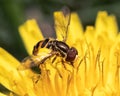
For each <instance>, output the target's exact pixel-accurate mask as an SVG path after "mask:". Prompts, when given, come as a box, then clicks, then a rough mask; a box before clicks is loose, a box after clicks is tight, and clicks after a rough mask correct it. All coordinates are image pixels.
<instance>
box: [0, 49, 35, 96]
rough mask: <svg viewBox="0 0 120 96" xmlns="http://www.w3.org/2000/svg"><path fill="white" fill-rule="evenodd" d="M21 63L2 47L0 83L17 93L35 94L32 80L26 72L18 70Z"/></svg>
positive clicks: (0, 54)
mask: <svg viewBox="0 0 120 96" xmlns="http://www.w3.org/2000/svg"><path fill="white" fill-rule="evenodd" d="M19 65H20V63H19V62H18V61H17V60H16V59H15V58H14V57H12V56H11V55H10V54H9V53H7V52H6V51H5V50H4V49H2V48H0V83H1V84H2V85H3V86H5V87H6V88H7V89H9V90H11V91H13V92H15V93H16V94H21V95H25V94H32V95H33V96H35V95H34V90H33V85H32V80H31V79H30V78H29V77H28V76H27V74H26V72H18V70H17V67H18V66H19Z"/></svg>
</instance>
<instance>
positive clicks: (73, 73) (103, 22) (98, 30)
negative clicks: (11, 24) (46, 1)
mask: <svg viewBox="0 0 120 96" xmlns="http://www.w3.org/2000/svg"><path fill="white" fill-rule="evenodd" d="M54 18H55V25H61V24H62V23H64V25H66V24H68V22H66V18H67V19H69V18H68V17H65V16H64V14H63V13H62V12H55V13H54ZM61 18H63V19H61ZM55 27H56V35H57V40H58V41H59V40H60V41H62V39H63V37H64V36H65V34H64V33H62V30H60V28H62V26H61V27H59V26H55ZM19 31H20V35H21V37H22V39H23V42H24V44H25V47H26V49H27V52H28V53H29V54H30V56H28V57H27V58H25V59H24V60H23V62H22V63H23V65H21V64H20V62H19V61H18V60H16V59H15V58H14V57H13V56H11V55H10V54H9V53H8V52H6V51H5V50H4V49H2V48H0V84H2V85H3V86H5V87H6V88H7V89H9V90H10V93H8V95H9V96H13V95H14V94H16V95H20V96H53V95H54V96H120V91H119V90H120V64H119V63H120V34H119V33H118V27H117V23H116V19H115V16H114V15H108V14H107V12H105V11H103V12H99V13H98V16H97V19H96V23H95V27H94V26H87V28H86V30H85V32H84V31H83V29H82V25H81V23H80V19H79V18H78V15H77V14H76V13H71V20H70V24H69V27H68V30H67V31H68V34H67V40H66V44H67V45H69V47H70V48H71V47H75V48H76V49H77V51H78V55H77V56H76V58H75V59H74V61H73V62H68V61H66V56H61V55H60V54H58V53H59V52H58V53H57V54H56V53H55V54H52V55H50V54H51V53H53V51H52V50H51V49H49V48H39V46H41V45H40V44H41V43H38V44H37V45H36V46H37V48H38V50H37V56H34V55H32V50H33V46H34V45H35V44H36V43H37V42H38V41H41V40H44V37H43V35H42V33H41V31H40V29H39V27H38V25H37V23H36V21H35V20H34V19H33V20H28V21H27V22H26V23H25V24H23V25H22V26H20V27H19ZM50 39H51V38H50ZM52 40H54V39H52ZM34 48H35V47H34ZM38 63H39V64H38ZM35 64H37V65H35ZM36 66H37V68H38V69H40V70H39V71H40V73H39V74H38V73H36V72H33V71H32V70H31V68H32V67H36ZM30 67H31V68H30ZM0 95H1V96H5V93H2V92H1V93H0Z"/></svg>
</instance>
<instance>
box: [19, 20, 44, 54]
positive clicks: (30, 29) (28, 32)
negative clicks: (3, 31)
mask: <svg viewBox="0 0 120 96" xmlns="http://www.w3.org/2000/svg"><path fill="white" fill-rule="evenodd" d="M19 33H20V35H21V37H22V39H23V42H24V45H25V47H26V49H27V52H28V53H29V54H32V50H33V46H34V45H35V44H36V43H37V42H38V41H39V40H42V39H43V35H42V33H41V30H40V29H39V27H38V24H37V23H36V21H35V20H34V19H32V20H28V21H27V22H25V24H23V25H21V26H20V27H19Z"/></svg>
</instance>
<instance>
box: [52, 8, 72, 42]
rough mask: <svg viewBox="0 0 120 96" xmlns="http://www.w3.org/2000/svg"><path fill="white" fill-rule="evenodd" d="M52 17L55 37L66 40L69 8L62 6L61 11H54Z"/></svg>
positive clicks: (69, 15)
mask: <svg viewBox="0 0 120 96" xmlns="http://www.w3.org/2000/svg"><path fill="white" fill-rule="evenodd" d="M54 18H55V21H54V27H55V30H56V35H57V39H58V40H61V41H64V42H66V39H67V36H68V31H69V25H70V18H71V14H70V10H69V8H68V7H63V8H62V10H61V11H58V12H55V13H54Z"/></svg>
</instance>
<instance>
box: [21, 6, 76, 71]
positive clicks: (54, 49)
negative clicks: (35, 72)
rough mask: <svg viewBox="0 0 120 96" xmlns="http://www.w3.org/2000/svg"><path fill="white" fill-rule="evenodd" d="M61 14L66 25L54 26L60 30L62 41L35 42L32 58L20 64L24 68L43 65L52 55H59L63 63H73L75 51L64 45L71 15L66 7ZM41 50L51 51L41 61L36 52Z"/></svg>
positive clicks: (46, 40) (48, 39) (47, 39)
mask: <svg viewBox="0 0 120 96" xmlns="http://www.w3.org/2000/svg"><path fill="white" fill-rule="evenodd" d="M62 12H63V15H64V18H65V19H66V21H67V24H65V25H60V24H61V23H60V24H59V25H55V26H56V27H61V30H62V32H61V35H63V37H62V38H63V41H59V40H57V39H51V38H46V39H44V40H41V41H39V42H37V44H36V45H35V46H34V48H33V54H32V56H29V57H27V58H25V59H24V60H23V61H22V63H23V64H24V65H25V66H26V67H30V68H31V69H32V68H35V67H38V66H39V65H40V64H43V63H44V62H45V60H46V59H48V58H50V57H51V56H53V55H59V56H61V57H63V58H64V59H65V61H67V62H73V61H74V60H75V58H76V56H77V55H78V51H77V49H76V48H74V47H69V46H68V45H67V44H66V43H65V42H66V39H67V35H68V29H69V25H70V18H71V14H70V11H69V9H68V8H66V7H65V8H64V9H63V11H62ZM57 22H58V23H59V22H61V20H60V19H58V21H57ZM63 24H64V23H63ZM62 27H64V28H62ZM41 48H47V49H50V50H51V52H50V53H49V54H48V55H47V56H45V57H44V58H42V60H41V57H40V56H39V54H38V51H39V50H40V49H41ZM70 64H71V65H72V63H70ZM72 66H73V65H72Z"/></svg>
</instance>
